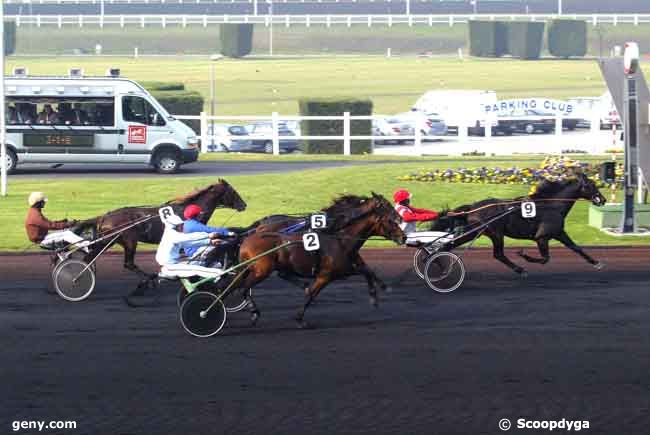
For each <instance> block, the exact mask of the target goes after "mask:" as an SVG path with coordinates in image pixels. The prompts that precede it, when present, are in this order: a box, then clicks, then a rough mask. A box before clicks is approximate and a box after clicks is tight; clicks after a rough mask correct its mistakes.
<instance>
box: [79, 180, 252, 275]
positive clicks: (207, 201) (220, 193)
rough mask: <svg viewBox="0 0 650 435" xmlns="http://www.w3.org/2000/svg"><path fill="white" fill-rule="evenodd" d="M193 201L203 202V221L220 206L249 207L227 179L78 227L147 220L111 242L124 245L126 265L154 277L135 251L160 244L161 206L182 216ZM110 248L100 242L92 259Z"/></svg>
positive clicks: (106, 229)
mask: <svg viewBox="0 0 650 435" xmlns="http://www.w3.org/2000/svg"><path fill="white" fill-rule="evenodd" d="M189 204H197V205H199V206H200V207H201V208H202V209H203V211H204V213H203V214H202V215H201V216H200V217H199V219H200V220H201V222H203V223H207V222H208V221H209V220H210V218H211V217H212V214H213V213H214V210H215V209H216V208H231V209H235V210H237V211H243V210H245V209H246V202H245V201H244V200H243V199H242V198H241V196H239V193H237V191H236V190H235V189H234V188H233V187H232V186H231V185H230V184H228V182H227V181H226V180H223V179H219V181H218V182H217V183H215V184H211V185H209V186H207V187H205V188H203V189H198V190H195V191H193V192H190V193H189V194H187V195H183V196H180V197H178V198H176V199H173V200H171V201H168V202H166V203H164V204H161V205H159V206H139V207H124V208H120V209H117V210H113V211H110V212H108V213H106V214H104V215H102V216H98V217H95V218H92V219H88V220H85V221H82V222H80V223H79V224H78V225H77V226H76V228H78V229H79V230H80V231H83V230H84V229H85V228H91V229H92V230H93V231H94V233H95V234H100V235H101V234H107V233H111V232H113V231H119V230H120V228H126V227H128V226H129V225H130V224H131V223H133V222H138V221H139V220H143V222H142V223H141V224H139V225H136V226H134V227H132V228H128V229H126V230H124V231H121V232H119V235H118V236H116V239H115V240H111V241H110V242H109V243H117V244H119V245H120V246H122V247H123V248H124V268H125V269H127V270H130V271H132V272H135V273H137V274H138V275H139V276H140V277H142V278H146V279H153V278H154V277H155V276H156V275H155V274H154V275H147V274H146V273H145V272H144V271H143V270H142V269H140V267H138V266H137V265H136V264H135V253H136V249H137V246H138V242H143V243H153V244H158V243H160V239H161V238H162V234H163V232H164V230H165V228H164V226H163V223H162V221H161V220H160V219H159V218H158V209H159V208H160V207H164V206H171V207H172V209H173V210H174V213H176V214H177V215H179V216H182V215H183V210H184V209H185V207H186V206H187V205H189ZM105 247H106V243H104V244H97V246H94V249H93V250H92V252H91V253H90V254H89V256H90V257H91V258H93V257H94V256H95V253H96V252H98V251H100V250H101V249H102V248H105Z"/></svg>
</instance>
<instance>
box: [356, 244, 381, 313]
mask: <svg viewBox="0 0 650 435" xmlns="http://www.w3.org/2000/svg"><path fill="white" fill-rule="evenodd" d="M354 265H355V269H354V270H355V272H357V273H359V274H361V275H363V276H364V277H365V278H366V281H367V282H368V295H369V296H370V304H371V305H372V306H373V307H375V308H377V306H378V305H379V303H378V299H377V287H376V286H375V283H377V281H378V280H379V278H377V275H375V273H374V272H373V271H372V269H370V267H368V265H367V264H366V263H365V262H364V261H363V260H361V257H359V258H358V260H356V261H355V263H354ZM381 284H382V285H383V286H384V288H383V289H385V288H386V285H385V284H384V283H383V282H382V283H381ZM383 289H382V290H383Z"/></svg>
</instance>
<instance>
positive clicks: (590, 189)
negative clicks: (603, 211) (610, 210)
mask: <svg viewBox="0 0 650 435" xmlns="http://www.w3.org/2000/svg"><path fill="white" fill-rule="evenodd" d="M576 179H577V180H578V183H579V186H580V191H579V195H580V198H583V199H588V200H590V201H591V203H592V204H593V205H595V206H597V207H602V206H603V205H605V203H606V202H607V198H605V197H604V196H603V194H602V193H600V190H598V186H596V183H595V182H594V180H592V179H590V178H589V177H587V175H586V174H584V173H582V172H579V173H577V174H576Z"/></svg>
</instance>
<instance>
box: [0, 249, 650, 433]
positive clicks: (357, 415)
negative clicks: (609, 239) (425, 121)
mask: <svg viewBox="0 0 650 435" xmlns="http://www.w3.org/2000/svg"><path fill="white" fill-rule="evenodd" d="M589 252H590V253H591V254H593V255H594V257H596V258H598V259H600V260H602V261H604V262H606V263H607V267H606V268H605V269H604V270H602V271H595V270H594V269H593V268H591V267H590V266H589V265H587V264H586V263H584V262H583V261H582V260H581V259H580V258H578V257H577V256H575V255H574V254H573V253H571V252H568V251H567V250H564V249H556V250H553V251H552V253H551V254H552V260H551V263H550V264H548V265H546V266H537V265H530V266H529V267H528V270H529V272H530V275H529V277H528V278H527V279H526V280H522V279H519V278H517V277H516V276H515V275H514V274H512V273H511V272H509V271H508V270H506V268H505V267H504V266H502V265H501V264H499V263H497V262H496V261H494V260H492V258H491V252H490V251H486V250H482V249H478V250H473V251H471V252H470V254H469V255H468V256H467V257H466V265H467V268H468V271H469V274H468V277H467V279H466V281H465V284H464V285H463V286H462V287H461V288H460V289H458V290H456V292H454V293H453V294H450V295H439V294H434V293H433V292H431V291H430V290H428V289H427V288H425V286H424V285H423V283H421V282H420V281H419V280H418V279H417V278H416V277H415V275H414V274H408V276H407V278H406V279H404V280H402V281H401V282H394V283H393V292H392V293H390V294H386V295H382V296H383V297H382V300H381V301H380V305H379V308H378V309H374V308H372V307H371V306H369V304H368V294H367V291H366V285H365V281H363V280H362V279H361V278H354V279H350V280H348V281H344V282H341V283H338V284H336V285H334V286H332V287H329V288H326V289H325V290H324V291H323V292H322V293H321V296H320V297H319V299H318V300H317V302H316V303H315V304H314V305H313V306H312V307H311V308H310V310H309V311H308V312H307V319H308V320H309V321H310V322H311V323H312V324H313V325H314V326H315V328H314V329H310V330H298V329H296V327H295V323H294V321H293V320H292V317H293V315H294V313H295V311H296V309H297V308H298V306H299V304H301V303H302V295H301V292H300V291H299V290H298V289H296V288H293V287H290V286H289V285H288V284H286V283H284V282H283V281H280V280H278V279H276V278H273V279H272V280H270V281H268V282H267V283H266V285H265V286H264V287H263V288H260V289H258V290H257V291H256V293H255V295H256V300H257V303H258V306H259V307H260V309H261V310H262V317H261V319H260V321H259V323H258V325H257V326H256V327H250V326H248V316H247V314H245V313H236V314H233V315H232V316H231V317H229V319H228V323H227V325H226V327H225V329H224V330H223V331H222V333H221V334H220V335H218V336H216V337H212V338H210V339H204V340H201V339H196V338H192V337H190V336H189V335H187V334H186V333H185V332H184V331H183V330H182V329H181V327H180V324H179V321H178V314H177V308H176V305H175V291H176V288H175V287H174V286H172V285H169V286H166V287H164V288H163V291H164V296H163V298H162V300H161V303H160V305H159V306H156V307H151V308H139V309H133V308H129V307H127V306H126V305H125V304H124V303H123V302H122V300H121V296H122V295H123V294H125V293H126V292H127V291H129V290H130V289H132V287H133V285H134V284H135V279H134V278H133V277H132V276H130V275H129V273H128V272H123V271H122V270H121V257H120V256H116V255H108V256H106V257H105V258H103V259H102V261H101V262H100V264H99V271H98V285H97V288H96V290H95V293H94V294H93V295H92V296H91V297H90V298H89V299H88V300H87V301H85V302H81V303H70V302H66V301H64V300H62V299H60V298H58V297H57V296H56V295H51V294H47V293H46V292H45V291H44V290H45V288H46V286H47V282H48V276H49V259H48V257H47V256H43V255H23V256H20V255H2V256H0V276H1V278H2V279H1V280H0V312H2V315H1V316H0V319H1V320H0V323H1V327H0V330H1V331H2V333H1V334H0V349H2V355H3V362H2V370H1V371H0V385H2V390H3V391H4V393H2V398H3V400H2V403H1V406H0V433H7V434H8V433H13V432H12V427H11V424H12V422H13V421H17V420H48V421H49V420H75V421H76V422H77V429H76V430H71V431H64V432H57V431H56V430H49V431H43V432H42V433H48V434H52V433H66V434H89V435H90V434H93V435H95V434H107V435H119V434H147V435H148V434H152V435H153V434H156V435H158V434H179V435H180V434H226V433H228V434H231V433H232V434H294V433H296V434H303V433H304V434H443V435H446V434H472V435H473V434H498V433H502V432H501V431H500V430H499V428H498V422H499V420H500V419H502V418H509V419H510V420H512V422H513V428H512V429H511V430H510V431H509V432H508V433H549V432H548V431H547V430H546V431H545V430H541V429H539V430H534V429H528V430H520V429H517V428H516V421H517V420H518V419H520V418H525V419H527V420H561V419H563V418H565V419H567V420H571V421H575V420H579V421H585V420H586V421H589V429H588V430H586V429H583V430H582V432H583V433H587V434H611V435H613V434H627V435H630V434H647V433H648V432H649V431H650V429H649V428H650V417H649V415H650V393H649V389H650V371H649V367H650V364H649V363H650V338H649V337H650V289H649V280H650V249H648V248H626V249H589ZM412 254H413V251H410V250H408V249H393V250H371V251H365V253H364V258H366V259H367V260H368V262H369V264H370V265H371V266H373V267H374V268H375V269H376V270H377V271H378V272H379V274H380V276H382V277H383V278H385V279H386V280H388V281H394V280H395V279H396V277H398V276H399V274H400V273H401V272H403V271H405V270H406V269H407V268H408V267H410V261H411V260H410V259H411V256H412ZM508 254H509V255H510V256H511V258H513V259H515V261H517V262H519V263H522V261H521V259H516V258H515V255H514V252H513V251H509V252H508ZM139 259H140V262H141V263H142V264H143V265H146V266H147V267H148V268H151V269H152V268H153V264H152V258H151V255H150V254H144V255H141V256H140V257H139ZM17 433H23V434H24V433H36V432H29V431H26V430H24V431H20V432H17ZM553 433H567V432H566V431H562V430H559V429H556V430H555V431H553Z"/></svg>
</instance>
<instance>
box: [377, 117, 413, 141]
mask: <svg viewBox="0 0 650 435" xmlns="http://www.w3.org/2000/svg"><path fill="white" fill-rule="evenodd" d="M414 134H415V132H414V129H413V121H412V120H411V119H404V118H400V117H397V116H392V117H387V118H376V119H373V120H372V135H373V136H413V135H414ZM407 140H412V139H400V138H398V137H395V138H391V139H385V140H376V141H375V143H377V144H386V143H389V142H391V141H394V142H395V143H397V144H402V143H405V142H406V141H407Z"/></svg>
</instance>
